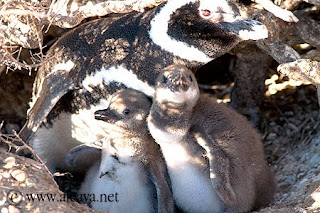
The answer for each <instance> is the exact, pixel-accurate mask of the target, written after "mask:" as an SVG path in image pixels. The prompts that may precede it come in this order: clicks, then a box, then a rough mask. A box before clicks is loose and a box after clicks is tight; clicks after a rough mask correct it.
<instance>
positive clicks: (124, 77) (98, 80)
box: [82, 66, 154, 97]
mask: <svg viewBox="0 0 320 213" xmlns="http://www.w3.org/2000/svg"><path fill="white" fill-rule="evenodd" d="M103 82H104V83H105V84H108V83H111V82H118V83H122V84H124V85H125V86H126V87H128V88H132V89H136V90H138V91H141V92H143V93H144V94H146V95H147V96H150V97H152V96H153V95H154V88H153V87H152V86H150V85H149V84H148V83H146V82H143V81H142V80H140V79H138V77H137V75H136V74H134V73H133V72H132V71H130V70H127V69H125V68H123V67H121V66H119V67H110V68H108V69H105V68H102V69H101V70H98V71H96V72H95V73H93V74H92V75H90V76H88V77H86V78H85V79H84V81H83V82H82V84H83V87H84V88H85V89H86V90H87V91H89V92H91V91H92V88H91V86H97V85H102V84H103Z"/></svg>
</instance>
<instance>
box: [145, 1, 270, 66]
mask: <svg viewBox="0 0 320 213" xmlns="http://www.w3.org/2000/svg"><path fill="white" fill-rule="evenodd" d="M163 29H165V30H163ZM150 35H151V38H152V39H153V41H154V42H155V43H157V44H159V45H160V46H161V47H162V48H163V49H166V50H168V51H171V52H174V53H176V55H177V56H180V57H181V58H184V59H188V60H196V61H197V60H199V61H200V62H209V61H208V60H210V59H211V60H212V59H214V58H216V57H218V56H220V55H222V54H224V53H226V52H227V51H229V50H230V49H231V48H232V47H234V46H235V45H236V44H237V43H239V42H240V41H243V40H258V39H264V38H267V37H268V31H267V28H266V27H265V26H264V25H263V24H262V23H260V22H258V21H255V20H252V19H244V18H242V17H241V16H240V12H239V10H238V8H237V7H236V6H235V5H234V4H233V3H231V2H229V1H227V0H169V1H168V2H167V3H166V4H165V5H164V6H163V7H162V9H161V10H160V11H159V13H158V14H156V16H155V18H154V19H153V22H152V23H151V31H150ZM178 49H180V50H181V51H180V52H179V51H178ZM188 51H189V53H187V52H188Z"/></svg>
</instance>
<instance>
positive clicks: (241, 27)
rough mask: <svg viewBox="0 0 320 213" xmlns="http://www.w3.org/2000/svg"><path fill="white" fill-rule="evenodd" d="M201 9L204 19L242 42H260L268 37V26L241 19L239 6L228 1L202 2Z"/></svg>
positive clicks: (205, 0)
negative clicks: (217, 25) (232, 34)
mask: <svg viewBox="0 0 320 213" xmlns="http://www.w3.org/2000/svg"><path fill="white" fill-rule="evenodd" d="M208 8H210V9H211V10H208ZM199 9H200V14H201V15H202V17H203V18H204V19H207V20H208V21H210V22H212V23H215V24H220V25H221V26H222V28H224V29H226V30H228V31H230V32H232V33H234V34H235V35H236V36H237V37H239V38H240V39H241V40H259V39H265V38H267V37H268V30H267V28H266V26H264V25H263V24H262V23H261V22H259V21H255V20H252V19H244V18H243V17H241V15H240V11H239V9H238V8H237V6H236V5H235V4H233V3H231V2H229V1H227V0H202V1H201V3H200V8H199ZM208 13H209V14H210V15H209V14H208ZM206 16H207V18H206Z"/></svg>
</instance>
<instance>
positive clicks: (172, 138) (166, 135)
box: [148, 117, 184, 145]
mask: <svg viewBox="0 0 320 213" xmlns="http://www.w3.org/2000/svg"><path fill="white" fill-rule="evenodd" d="M148 128H149V131H150V134H151V135H152V137H153V138H154V139H155V140H156V142H157V143H158V144H159V145H161V144H163V143H172V142H179V141H181V140H182V138H183V137H184V134H179V133H170V132H168V131H165V130H163V129H162V128H159V127H157V126H156V125H154V123H153V122H152V121H151V119H150V117H148Z"/></svg>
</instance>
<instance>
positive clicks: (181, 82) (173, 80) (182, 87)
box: [169, 72, 190, 92]
mask: <svg viewBox="0 0 320 213" xmlns="http://www.w3.org/2000/svg"><path fill="white" fill-rule="evenodd" d="M189 86H190V85H189V83H188V81H187V80H186V78H185V77H184V76H183V74H182V73H180V72H177V73H174V74H173V75H172V76H171V77H170V85H169V88H170V90H171V91H172V92H185V91H187V90H188V88H189Z"/></svg>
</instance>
